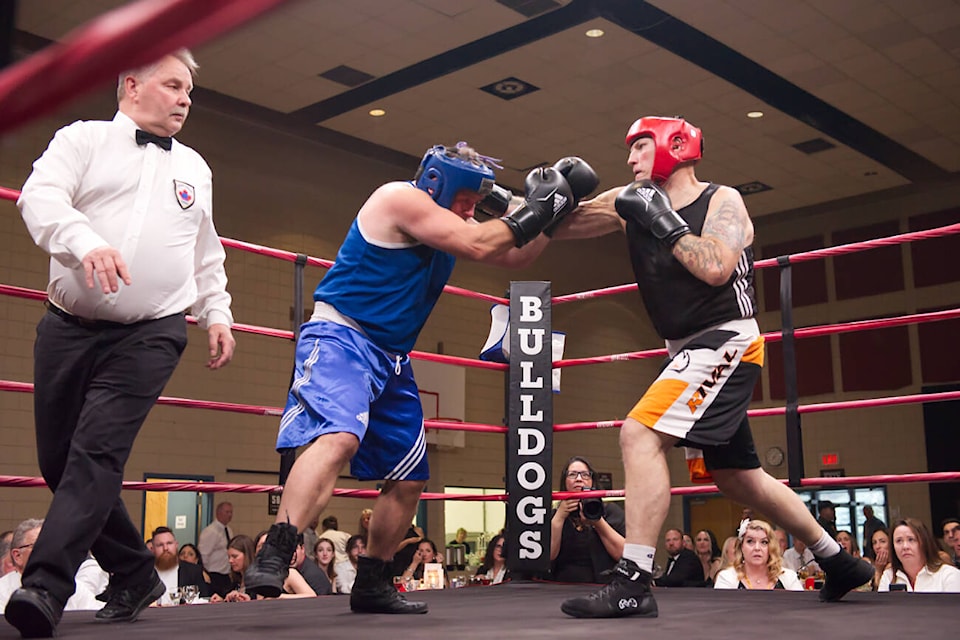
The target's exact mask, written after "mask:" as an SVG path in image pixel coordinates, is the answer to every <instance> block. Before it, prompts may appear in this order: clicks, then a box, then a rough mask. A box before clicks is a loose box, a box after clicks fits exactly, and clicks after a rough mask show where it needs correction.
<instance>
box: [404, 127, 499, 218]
mask: <svg viewBox="0 0 960 640" xmlns="http://www.w3.org/2000/svg"><path fill="white" fill-rule="evenodd" d="M464 145H465V143H462V142H461V143H460V144H458V145H457V147H450V148H447V147H444V146H443V145H440V144H438V145H436V146H435V147H433V148H432V149H428V150H427V152H426V153H425V154H424V155H423V160H421V161H420V168H419V169H417V175H415V176H414V178H413V183H414V184H415V185H416V187H417V188H418V189H421V190H423V191H426V192H427V193H428V194H429V195H430V197H431V198H433V201H434V202H436V203H437V204H438V205H440V206H441V207H444V208H445V209H449V208H450V205H451V204H453V199H454V198H455V197H456V195H457V192H458V191H460V190H461V189H469V190H470V191H476V192H477V193H479V194H480V195H481V196H485V195H487V194H488V193H490V190H491V189H493V185H494V183H495V182H496V179H497V178H496V176H495V175H494V173H493V169H491V168H490V167H489V166H488V165H487V164H486V161H487V158H485V157H484V156H479V159H478V160H470V159H469V158H465V157H463V156H460V155H458V154H457V148H459V147H461V146H464ZM491 164H492V163H491Z"/></svg>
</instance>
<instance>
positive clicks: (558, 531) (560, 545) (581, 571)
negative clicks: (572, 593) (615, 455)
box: [550, 456, 625, 583]
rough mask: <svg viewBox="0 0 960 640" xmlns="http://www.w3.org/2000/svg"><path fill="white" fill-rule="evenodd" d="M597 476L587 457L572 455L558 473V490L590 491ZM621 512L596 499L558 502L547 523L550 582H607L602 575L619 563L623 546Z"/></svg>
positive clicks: (612, 505)
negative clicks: (548, 523) (549, 530)
mask: <svg viewBox="0 0 960 640" xmlns="http://www.w3.org/2000/svg"><path fill="white" fill-rule="evenodd" d="M595 477H596V473H595V472H594V469H593V467H591V466H590V463H589V462H588V461H587V459H586V458H583V457H580V456H573V457H572V458H570V460H568V461H567V464H566V466H565V467H564V468H563V473H562V474H560V490H561V491H589V490H591V489H593V480H594V478H595ZM624 526H625V524H624V515H623V509H622V508H621V507H620V506H619V505H616V504H613V503H610V502H602V501H601V500H600V499H599V498H588V499H584V500H579V499H576V498H571V499H568V500H561V501H560V503H559V504H558V505H557V508H556V510H555V511H554V512H553V517H552V518H551V520H550V527H551V536H550V560H551V574H552V579H553V580H556V581H558V582H592V583H599V582H609V581H610V574H609V573H607V574H605V573H604V572H608V571H609V570H610V569H613V567H614V565H615V564H616V563H617V562H618V561H619V560H620V556H621V555H623V543H624V538H623V536H624Z"/></svg>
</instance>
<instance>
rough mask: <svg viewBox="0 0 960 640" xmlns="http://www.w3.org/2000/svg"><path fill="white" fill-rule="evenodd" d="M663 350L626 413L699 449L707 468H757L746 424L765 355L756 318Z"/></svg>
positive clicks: (714, 329)
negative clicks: (656, 369) (664, 356)
mask: <svg viewBox="0 0 960 640" xmlns="http://www.w3.org/2000/svg"><path fill="white" fill-rule="evenodd" d="M667 351H668V352H669V354H670V359H669V360H668V361H667V363H666V364H665V365H664V367H663V369H662V370H661V371H660V375H659V376H658V377H657V379H656V380H655V381H654V383H653V384H652V385H650V387H649V389H647V392H646V393H645V394H644V395H643V397H642V398H641V399H640V401H639V402H638V403H637V404H636V406H634V407H633V409H632V410H631V411H630V413H629V414H628V416H629V417H631V418H633V419H634V420H636V421H637V422H639V423H641V424H643V425H645V426H647V427H649V428H651V429H653V430H654V431H658V432H660V433H664V434H666V435H670V436H673V437H675V438H678V439H679V440H680V441H679V442H678V443H677V444H678V446H681V445H682V446H686V447H693V448H696V449H700V450H702V451H703V459H704V462H705V463H706V469H707V470H712V469H731V468H732V469H755V468H757V467H759V466H760V460H759V458H758V457H757V454H756V448H755V446H754V443H753V437H752V435H751V433H750V426H749V423H748V422H747V408H748V407H749V406H750V400H751V398H752V396H753V388H754V386H755V385H756V383H757V379H758V378H759V377H760V370H761V369H762V367H763V359H764V341H763V336H761V335H760V328H759V327H758V326H757V322H756V320H754V319H753V318H748V319H742V320H731V321H729V322H725V323H723V324H720V325H717V326H715V327H711V328H709V329H707V330H705V331H702V332H700V333H698V334H695V335H693V336H692V337H690V338H688V339H686V340H677V341H668V343H667ZM689 464H690V461H689V460H688V465H689Z"/></svg>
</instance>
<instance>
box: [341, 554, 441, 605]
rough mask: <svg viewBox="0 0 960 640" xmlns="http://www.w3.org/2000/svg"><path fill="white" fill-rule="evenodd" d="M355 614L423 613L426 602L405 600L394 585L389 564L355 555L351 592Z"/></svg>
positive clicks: (377, 559) (351, 602)
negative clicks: (353, 579) (354, 575)
mask: <svg viewBox="0 0 960 640" xmlns="http://www.w3.org/2000/svg"><path fill="white" fill-rule="evenodd" d="M350 609H351V610H352V611H353V612H354V613H426V612H427V603H426V602H408V601H407V599H406V598H404V597H403V596H402V595H400V593H399V592H398V591H397V588H396V587H394V586H393V572H392V571H391V566H390V564H389V563H387V562H384V561H383V560H380V559H379V558H368V557H366V556H360V557H359V558H357V579H356V580H355V581H354V583H353V589H352V590H351V591H350Z"/></svg>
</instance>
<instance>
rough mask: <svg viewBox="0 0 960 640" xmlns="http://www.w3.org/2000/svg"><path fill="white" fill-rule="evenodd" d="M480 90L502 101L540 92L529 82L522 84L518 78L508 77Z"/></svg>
mask: <svg viewBox="0 0 960 640" xmlns="http://www.w3.org/2000/svg"><path fill="white" fill-rule="evenodd" d="M480 90H481V91H486V92H487V93H489V94H492V95H495V96H497V97H498V98H502V99H504V100H513V99H514V98H519V97H520V96H525V95H527V94H528V93H533V92H534V91H540V87H537V86H534V85H532V84H530V83H529V82H524V81H523V80H521V79H520V78H514V77H509V78H504V79H503V80H497V81H496V82H493V83H491V84H488V85H487V86H485V87H480Z"/></svg>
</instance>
